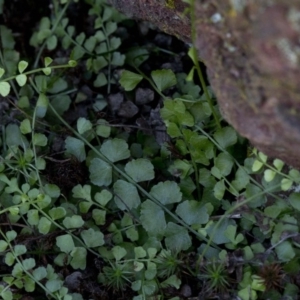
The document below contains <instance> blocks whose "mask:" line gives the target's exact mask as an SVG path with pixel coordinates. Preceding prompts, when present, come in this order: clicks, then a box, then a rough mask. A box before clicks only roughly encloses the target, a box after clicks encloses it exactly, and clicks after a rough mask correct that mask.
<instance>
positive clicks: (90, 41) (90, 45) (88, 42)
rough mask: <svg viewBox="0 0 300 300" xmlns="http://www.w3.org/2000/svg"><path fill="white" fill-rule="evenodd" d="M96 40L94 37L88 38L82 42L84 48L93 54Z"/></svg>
mask: <svg viewBox="0 0 300 300" xmlns="http://www.w3.org/2000/svg"><path fill="white" fill-rule="evenodd" d="M96 43H97V40H96V38H95V37H94V36H90V37H89V38H87V39H86V40H85V42H84V47H85V48H86V49H87V50H88V51H89V52H93V51H94V49H95V46H96Z"/></svg>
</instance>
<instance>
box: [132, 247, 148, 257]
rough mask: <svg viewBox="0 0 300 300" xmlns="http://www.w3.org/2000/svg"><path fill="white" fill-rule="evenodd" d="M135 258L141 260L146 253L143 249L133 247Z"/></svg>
mask: <svg viewBox="0 0 300 300" xmlns="http://www.w3.org/2000/svg"><path fill="white" fill-rule="evenodd" d="M134 256H135V258H143V257H146V256H147V252H146V251H145V249H144V248H143V247H134Z"/></svg>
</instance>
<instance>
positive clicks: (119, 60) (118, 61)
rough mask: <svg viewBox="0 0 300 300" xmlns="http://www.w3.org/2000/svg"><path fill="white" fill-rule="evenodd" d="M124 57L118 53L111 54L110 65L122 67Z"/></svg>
mask: <svg viewBox="0 0 300 300" xmlns="http://www.w3.org/2000/svg"><path fill="white" fill-rule="evenodd" d="M125 58H126V56H125V55H124V54H121V53H120V52H113V55H112V60H111V64H112V65H113V66H119V67H121V66H123V65H124V61H125Z"/></svg>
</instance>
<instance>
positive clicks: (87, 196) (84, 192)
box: [72, 184, 92, 201]
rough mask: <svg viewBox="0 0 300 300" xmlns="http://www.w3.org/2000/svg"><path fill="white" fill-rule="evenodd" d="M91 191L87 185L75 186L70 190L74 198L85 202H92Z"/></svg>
mask: <svg viewBox="0 0 300 300" xmlns="http://www.w3.org/2000/svg"><path fill="white" fill-rule="evenodd" d="M91 191H92V187H91V186H90V185H88V184H85V185H84V186H82V185H81V184H77V185H76V186H74V187H73V189H72V193H73V197H74V198H81V199H84V200H87V201H92V198H91Z"/></svg>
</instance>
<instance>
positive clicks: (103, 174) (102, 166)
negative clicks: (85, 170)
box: [89, 158, 112, 186]
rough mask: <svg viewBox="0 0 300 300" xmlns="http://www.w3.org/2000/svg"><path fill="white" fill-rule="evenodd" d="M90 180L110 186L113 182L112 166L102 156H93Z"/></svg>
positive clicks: (100, 184) (99, 184) (96, 183)
mask: <svg viewBox="0 0 300 300" xmlns="http://www.w3.org/2000/svg"><path fill="white" fill-rule="evenodd" d="M89 171H90V180H91V182H92V183H93V184H95V185H98V186H109V185H110V184H111V183H112V167H111V166H110V165H109V164H108V163H107V162H105V161H103V160H102V159H100V158H93V159H92V160H91V164H90V167H89Z"/></svg>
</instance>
